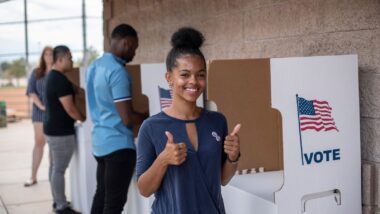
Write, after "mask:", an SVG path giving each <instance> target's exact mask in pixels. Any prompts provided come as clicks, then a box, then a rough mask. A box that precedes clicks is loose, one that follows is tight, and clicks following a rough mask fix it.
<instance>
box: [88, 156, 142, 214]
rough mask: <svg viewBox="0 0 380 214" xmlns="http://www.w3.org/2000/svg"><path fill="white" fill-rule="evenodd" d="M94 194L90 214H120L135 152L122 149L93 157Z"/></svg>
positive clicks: (125, 199) (126, 192)
mask: <svg viewBox="0 0 380 214" xmlns="http://www.w3.org/2000/svg"><path fill="white" fill-rule="evenodd" d="M95 159H96V161H97V162H98V166H97V170H96V181H97V186H96V192H95V196H94V199H93V201H92V207H91V214H120V213H121V212H122V211H123V207H124V205H125V203H126V201H127V194H128V188H129V183H130V181H131V178H132V175H133V171H134V169H135V165H136V151H135V150H133V149H122V150H118V151H115V152H113V153H111V154H108V155H106V156H102V157H95Z"/></svg>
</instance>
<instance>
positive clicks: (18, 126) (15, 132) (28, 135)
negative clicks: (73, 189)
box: [0, 120, 69, 214]
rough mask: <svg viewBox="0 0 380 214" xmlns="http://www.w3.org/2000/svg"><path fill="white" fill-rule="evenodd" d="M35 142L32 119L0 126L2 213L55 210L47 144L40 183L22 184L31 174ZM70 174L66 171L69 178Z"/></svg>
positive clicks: (46, 213) (33, 213) (35, 213)
mask: <svg viewBox="0 0 380 214" xmlns="http://www.w3.org/2000/svg"><path fill="white" fill-rule="evenodd" d="M33 144H34V133H33V125H32V122H31V121H30V120H21V121H18V122H14V123H8V126H7V127H6V128H0V214H25V213H28V214H50V213H53V212H52V196H51V192H50V186H49V181H48V166H49V163H48V147H47V146H45V153H44V157H43V160H42V163H41V166H40V169H39V172H38V184H37V185H34V186H32V187H28V188H25V187H24V186H23V183H24V182H25V181H26V180H27V179H28V178H29V176H30V168H31V160H32V149H33ZM68 177H69V175H68V174H66V182H67V181H68V179H67V178H68ZM67 190H69V186H68V185H67V187H66V191H67ZM67 196H69V194H67Z"/></svg>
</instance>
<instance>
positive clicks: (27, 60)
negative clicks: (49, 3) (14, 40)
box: [24, 0, 29, 71]
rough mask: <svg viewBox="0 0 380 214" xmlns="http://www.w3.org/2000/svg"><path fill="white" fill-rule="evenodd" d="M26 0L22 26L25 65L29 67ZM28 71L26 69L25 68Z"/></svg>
mask: <svg viewBox="0 0 380 214" xmlns="http://www.w3.org/2000/svg"><path fill="white" fill-rule="evenodd" d="M26 1H27V0H24V28H25V62H26V67H27V69H28V67H29V44H28V8H27V3H26ZM27 71H28V70H27Z"/></svg>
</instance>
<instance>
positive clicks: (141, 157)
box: [136, 28, 240, 214]
mask: <svg viewBox="0 0 380 214" xmlns="http://www.w3.org/2000/svg"><path fill="white" fill-rule="evenodd" d="M203 41H204V37H203V35H202V34H201V33H200V32H199V31H197V30H195V29H192V28H181V29H179V30H178V31H177V32H176V33H174V34H173V36H172V39H171V43H172V46H173V48H172V49H171V51H170V52H169V54H168V56H167V59H166V66H167V73H166V79H167V81H168V83H169V86H170V87H171V89H172V91H173V97H172V99H173V102H172V105H171V106H170V107H168V108H166V109H164V110H163V111H162V112H160V113H159V114H157V115H154V116H152V117H150V118H149V119H147V120H145V121H144V123H143V125H142V126H141V128H140V132H139V137H138V143H137V165H136V174H137V177H138V188H139V190H140V193H141V194H142V195H143V196H145V197H148V196H150V195H151V194H153V193H154V194H155V201H154V203H153V205H152V213H155V214H156V213H157V214H187V213H189V214H199V213H207V214H214V213H215V214H223V213H225V210H224V204H223V199H222V195H221V185H226V184H227V183H228V182H229V180H230V179H231V178H232V176H233V175H234V174H235V171H236V168H237V162H238V160H239V155H240V143H239V137H238V136H237V133H238V131H239V129H240V125H237V126H236V127H235V128H234V130H233V131H232V133H231V134H229V135H228V129H227V122H226V119H225V117H224V116H223V115H222V114H221V113H218V112H212V111H208V110H205V109H203V108H200V107H197V106H196V100H197V98H198V97H199V96H200V95H201V94H202V92H203V91H204V90H205V88H206V62H205V58H204V56H203V54H202V52H201V51H200V50H199V48H200V46H201V45H202V43H203Z"/></svg>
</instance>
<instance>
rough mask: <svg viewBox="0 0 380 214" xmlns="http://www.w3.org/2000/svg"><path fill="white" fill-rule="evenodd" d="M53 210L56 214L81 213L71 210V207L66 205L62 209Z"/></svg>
mask: <svg viewBox="0 0 380 214" xmlns="http://www.w3.org/2000/svg"><path fill="white" fill-rule="evenodd" d="M55 212H56V213H57V214H82V213H80V212H77V211H75V210H73V209H72V208H71V207H66V208H65V209H63V210H56V211H55Z"/></svg>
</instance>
